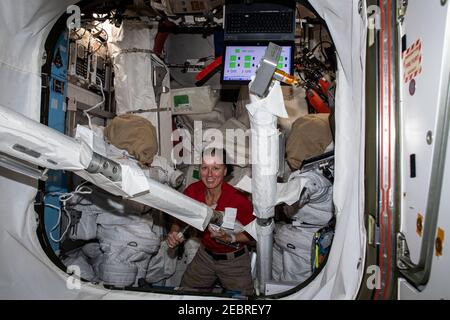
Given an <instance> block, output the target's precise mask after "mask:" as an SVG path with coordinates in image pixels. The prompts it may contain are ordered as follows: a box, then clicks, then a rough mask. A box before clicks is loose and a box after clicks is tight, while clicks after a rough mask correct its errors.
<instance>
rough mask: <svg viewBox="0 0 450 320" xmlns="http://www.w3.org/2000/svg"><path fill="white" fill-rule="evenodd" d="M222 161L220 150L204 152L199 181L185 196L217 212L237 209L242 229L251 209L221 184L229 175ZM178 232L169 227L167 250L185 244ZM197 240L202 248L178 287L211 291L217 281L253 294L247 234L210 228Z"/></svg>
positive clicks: (244, 199) (248, 202)
mask: <svg viewBox="0 0 450 320" xmlns="http://www.w3.org/2000/svg"><path fill="white" fill-rule="evenodd" d="M224 160H225V152H224V151H223V150H221V149H210V150H205V151H204V152H203V157H202V164H201V166H200V177H201V181H198V182H195V183H193V184H191V185H190V186H189V187H187V188H186V190H185V191H184V193H185V194H186V195H187V196H189V197H191V198H193V199H196V200H198V201H200V202H203V203H205V204H207V205H208V206H210V207H212V208H213V209H215V210H217V211H225V208H227V207H228V208H236V209H237V214H236V219H237V220H238V221H239V222H240V223H241V224H242V225H244V226H245V225H247V224H248V223H250V222H251V221H252V220H253V219H254V218H255V217H254V216H253V208H252V205H251V203H250V201H249V200H248V199H247V198H246V197H245V196H244V195H243V194H242V193H241V192H239V191H238V190H236V189H235V188H234V187H232V186H231V185H229V184H228V183H226V182H224V181H223V180H224V177H225V176H226V175H227V171H228V170H227V165H226V164H225V161H224ZM180 229H181V228H180V225H178V224H176V223H175V224H173V225H172V227H171V230H170V232H169V234H168V236H167V242H168V244H169V247H171V248H174V247H176V246H177V245H178V244H180V243H181V242H182V241H184V239H183V238H181V239H180V238H179V237H178V232H179V231H180ZM200 237H201V246H200V248H199V250H198V252H197V254H196V256H195V257H194V259H193V260H192V262H191V263H190V264H189V266H188V267H187V269H186V272H185V273H184V275H183V279H182V280H181V287H186V288H202V289H206V288H212V286H213V285H214V283H215V282H216V281H217V279H219V280H220V283H221V284H222V286H223V287H224V288H225V289H228V290H233V291H240V292H241V293H242V294H247V295H248V294H252V293H253V283H252V277H251V267H250V255H249V252H248V250H247V246H246V243H248V242H249V241H250V239H251V237H250V235H249V234H248V233H246V232H241V233H238V234H232V235H229V234H227V233H225V231H224V230H222V229H219V230H218V231H217V230H214V229H212V228H211V227H210V226H209V227H208V229H207V230H205V231H203V232H202V234H201V236H200ZM229 244H233V246H230V245H229Z"/></svg>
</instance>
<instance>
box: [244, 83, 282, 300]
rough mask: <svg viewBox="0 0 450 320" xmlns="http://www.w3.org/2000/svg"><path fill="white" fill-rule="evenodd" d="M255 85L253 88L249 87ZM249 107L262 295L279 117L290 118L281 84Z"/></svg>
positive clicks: (267, 273) (268, 268) (268, 265)
mask: <svg viewBox="0 0 450 320" xmlns="http://www.w3.org/2000/svg"><path fill="white" fill-rule="evenodd" d="M250 85H251V83H250V84H249V86H250ZM250 101H251V103H250V104H248V105H247V110H248V112H249V116H250V124H251V129H252V137H251V139H252V140H251V143H252V201H253V210H254V213H255V215H256V217H257V219H258V221H257V222H258V223H257V224H256V230H257V236H258V239H257V240H258V248H257V249H258V272H257V274H258V283H259V286H260V292H265V285H266V282H267V281H268V280H270V279H271V278H272V250H273V247H272V246H273V233H272V232H273V229H274V225H273V221H272V218H273V217H274V215H275V205H276V202H277V171H278V167H279V166H278V161H279V152H278V149H279V137H278V136H279V133H278V129H277V116H280V117H284V118H287V117H288V115H287V112H286V108H285V106H284V100H283V93H282V91H281V87H280V83H279V82H278V81H274V85H273V87H272V88H271V89H270V91H269V94H268V96H267V97H265V98H262V99H261V98H259V97H258V96H256V95H253V94H250Z"/></svg>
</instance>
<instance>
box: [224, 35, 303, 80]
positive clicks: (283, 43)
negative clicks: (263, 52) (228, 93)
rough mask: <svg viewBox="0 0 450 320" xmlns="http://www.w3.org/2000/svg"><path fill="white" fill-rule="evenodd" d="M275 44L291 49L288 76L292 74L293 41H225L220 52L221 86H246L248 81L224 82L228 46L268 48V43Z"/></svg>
mask: <svg viewBox="0 0 450 320" xmlns="http://www.w3.org/2000/svg"><path fill="white" fill-rule="evenodd" d="M270 42H272V43H275V44H277V45H279V46H281V47H291V66H290V67H291V68H290V72H289V73H290V74H293V73H294V56H295V42H294V41H226V42H225V43H224V46H223V52H222V67H221V74H220V83H221V84H222V85H247V84H249V83H250V81H249V80H224V79H223V77H224V71H225V53H226V48H227V47H228V46H268V45H269V43H270Z"/></svg>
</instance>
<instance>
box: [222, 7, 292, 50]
mask: <svg viewBox="0 0 450 320" xmlns="http://www.w3.org/2000/svg"><path fill="white" fill-rule="evenodd" d="M295 8H296V2H295V1H293V0H278V1H275V0H272V1H266V0H253V1H249V0H228V1H226V2H225V9H224V40H225V41H272V40H274V41H294V40H295V10H296V9H295Z"/></svg>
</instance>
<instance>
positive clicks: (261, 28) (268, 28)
mask: <svg viewBox="0 0 450 320" xmlns="http://www.w3.org/2000/svg"><path fill="white" fill-rule="evenodd" d="M225 21H226V26H225V32H226V33H228V34H232V33H291V32H292V31H293V29H294V25H293V24H294V17H293V12H257V13H229V14H227V15H226V16H225Z"/></svg>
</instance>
